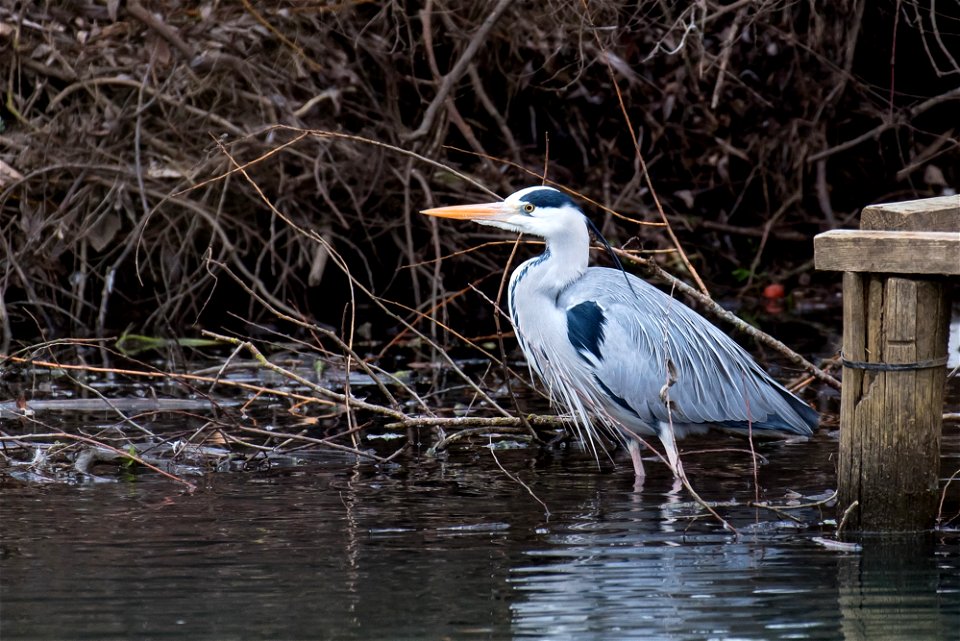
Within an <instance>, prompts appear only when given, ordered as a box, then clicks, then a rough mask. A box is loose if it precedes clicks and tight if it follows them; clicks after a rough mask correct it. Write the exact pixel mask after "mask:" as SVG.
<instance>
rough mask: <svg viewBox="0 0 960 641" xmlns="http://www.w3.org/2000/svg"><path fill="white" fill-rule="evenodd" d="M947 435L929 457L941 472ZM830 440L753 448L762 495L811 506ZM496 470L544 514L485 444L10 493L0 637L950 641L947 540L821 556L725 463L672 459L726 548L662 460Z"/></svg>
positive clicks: (959, 568) (572, 457)
mask: <svg viewBox="0 0 960 641" xmlns="http://www.w3.org/2000/svg"><path fill="white" fill-rule="evenodd" d="M958 440H960V439H958V438H957V437H956V436H949V437H948V438H947V444H946V445H947V446H946V447H945V450H946V453H945V455H949V456H952V457H954V462H953V464H954V465H955V462H956V460H955V457H956V455H957V451H958V450H960V447H958V446H960V443H958ZM697 445H702V446H705V447H706V446H712V445H721V446H723V445H729V443H727V442H726V441H723V442H720V443H716V442H712V441H709V440H708V441H704V442H698V443H697ZM835 448H836V443H835V440H834V439H833V438H832V437H831V436H829V435H820V436H818V437H817V438H815V439H814V440H813V441H811V442H808V443H797V444H774V445H764V446H761V453H762V454H764V455H765V456H766V457H767V458H768V459H769V461H770V462H769V464H768V465H766V466H763V467H761V468H760V470H759V482H760V487H761V488H762V496H763V498H765V499H769V500H772V501H776V500H785V499H787V500H788V499H789V497H794V499H795V500H799V501H801V502H802V501H805V499H803V498H800V497H804V496H812V495H820V494H822V493H823V492H824V489H825V488H830V487H832V481H833V478H832V465H833V464H832V461H831V455H832V453H833V452H834V451H835ZM497 456H498V459H499V461H500V463H501V464H502V465H503V466H504V467H505V468H506V469H508V470H510V471H511V473H513V474H514V475H516V476H517V477H518V478H519V479H520V480H522V481H523V482H524V483H526V484H527V485H528V486H529V488H530V490H531V491H532V492H533V493H535V494H536V496H537V497H538V498H539V499H540V500H542V501H543V502H544V503H545V504H546V505H547V507H548V509H549V516H548V515H546V514H545V512H544V509H543V507H542V506H541V505H540V504H539V503H538V502H537V501H535V500H534V499H533V498H532V497H531V496H530V494H529V493H528V492H527V491H526V490H525V489H524V488H523V487H521V486H520V485H518V484H517V483H516V482H514V481H513V480H511V479H510V478H508V477H507V476H506V475H505V474H504V473H503V472H502V471H501V470H500V469H499V467H498V466H497V465H496V462H495V461H494V460H493V456H492V454H491V453H490V451H489V450H487V449H486V448H482V449H480V450H479V451H478V450H475V449H474V450H470V451H467V450H461V451H458V452H452V453H451V454H450V455H449V456H448V457H447V458H446V459H441V460H438V459H426V458H425V459H422V460H420V461H414V460H408V461H405V462H403V464H402V465H396V466H386V467H382V468H381V467H378V466H375V465H372V464H369V463H363V462H361V463H356V462H354V461H352V460H349V459H347V458H337V457H330V458H329V459H328V460H323V461H317V464H316V465H310V466H306V467H297V468H286V469H277V470H273V471H269V472H251V473H225V474H211V475H207V476H205V477H203V484H202V486H201V488H200V489H199V490H198V491H197V492H194V493H192V494H190V493H185V492H182V491H180V488H178V487H176V486H175V484H172V483H170V482H168V481H165V480H161V479H157V478H155V477H152V476H151V477H143V478H140V479H138V480H136V481H133V482H130V481H124V482H111V483H86V484H81V485H79V486H68V485H61V484H56V485H47V486H39V485H27V484H19V483H13V482H8V483H7V484H6V486H5V487H3V488H2V491H3V494H2V521H0V523H2V525H0V527H2V560H0V570H2V584H0V608H2V609H0V621H2V628H0V635H2V638H3V639H5V640H7V639H58V638H71V639H110V638H114V639H121V638H140V639H153V638H191V639H207V638H209V639H239V638H244V639H258V638H259V639H294V638H318V639H414V638H451V639H469V638H480V639H504V638H529V639H708V638H714V639H733V638H749V639H788V638H789V639H871V640H874V639H903V638H911V639H955V638H956V631H957V629H958V628H957V622H958V620H960V546H958V543H960V537H958V535H957V534H956V533H952V534H947V533H940V534H938V535H936V536H932V535H931V536H923V537H920V538H916V539H913V538H911V539H892V538H883V539H878V540H876V541H872V540H870V539H867V540H865V541H864V542H863V545H864V547H863V550H862V552H861V553H859V554H851V553H845V552H841V551H836V550H831V549H826V548H824V547H822V546H820V545H818V544H817V543H815V542H814V540H813V539H814V537H816V536H820V535H823V534H825V533H828V532H829V531H832V526H825V525H823V521H824V519H829V518H830V517H832V514H830V512H829V510H827V511H826V512H821V510H820V508H805V509H800V510H797V511H795V512H793V515H794V517H795V518H797V519H799V521H800V522H799V523H798V522H795V521H793V520H790V519H789V518H783V517H782V516H781V515H777V514H774V513H771V512H769V511H764V510H757V509H754V508H750V507H748V506H746V505H745V502H747V501H749V500H750V499H751V498H752V497H753V495H754V488H753V485H752V474H751V473H749V465H747V464H745V463H743V462H742V461H740V460H739V459H738V458H737V457H738V456H740V455H731V454H724V453H714V454H703V455H691V456H689V457H688V459H687V460H688V461H689V465H688V468H689V472H690V475H691V478H692V480H693V482H694V484H695V485H696V486H697V487H698V488H699V490H700V492H701V493H702V494H703V495H704V498H705V499H707V500H711V501H724V502H725V503H726V505H725V507H724V515H725V516H727V517H728V518H729V519H730V520H731V522H732V523H733V525H734V526H735V527H737V528H738V530H739V532H740V534H739V536H735V535H734V534H732V533H731V532H727V531H724V530H722V529H721V528H720V527H719V526H718V525H717V523H716V522H714V521H712V520H709V519H703V518H695V517H696V516H697V515H699V514H700V510H699V509H698V508H697V506H695V505H692V504H690V503H689V502H687V499H686V497H685V496H684V495H683V494H675V493H672V492H671V486H672V483H671V479H669V478H668V477H667V476H666V475H665V470H663V469H662V466H656V467H657V469H656V470H651V471H652V472H653V476H652V477H651V478H649V479H648V481H647V483H646V485H645V487H644V488H643V490H642V492H638V491H636V490H635V488H634V486H633V478H632V472H631V471H630V467H629V465H622V464H621V465H618V466H617V467H616V469H611V466H610V465H609V464H605V465H604V469H603V470H600V469H598V466H597V464H596V462H595V461H594V460H592V459H591V458H589V457H587V456H585V455H584V454H582V453H580V452H577V451H557V452H555V453H554V454H553V455H550V456H546V457H540V458H534V457H532V456H531V454H530V452H528V451H523V450H513V451H501V452H498V453H497ZM724 461H726V463H727V464H726V465H721V463H723V462H724ZM738 466H742V467H743V469H745V470H747V471H748V472H747V473H744V472H743V470H742V469H739V467H738ZM650 467H654V466H650ZM731 499H736V500H737V501H738V502H739V503H737V504H732V502H731ZM954 507H955V506H954Z"/></svg>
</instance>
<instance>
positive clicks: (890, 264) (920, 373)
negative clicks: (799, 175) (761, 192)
mask: <svg viewBox="0 0 960 641" xmlns="http://www.w3.org/2000/svg"><path fill="white" fill-rule="evenodd" d="M814 256H815V262H816V267H817V269H824V270H835V271H842V272H844V275H843V352H842V358H843V391H842V393H841V409H840V456H839V461H838V479H837V485H838V510H839V514H847V513H848V512H849V519H848V521H847V523H848V526H849V527H850V528H851V529H859V530H870V531H915V530H925V529H929V528H932V527H933V526H934V519H935V518H936V514H937V507H938V503H939V481H940V473H939V472H940V438H941V432H942V416H943V391H944V382H945V377H946V362H947V327H948V323H949V321H950V291H951V284H952V283H951V282H950V281H951V280H953V281H956V280H957V277H958V276H960V196H947V197H941V198H928V199H924V200H915V201H909V202H900V203H892V204H885V205H872V206H870V207H867V208H865V209H864V210H863V213H862V215H861V220H860V229H858V230H835V231H830V232H826V233H823V234H820V235H818V236H817V237H816V238H815V239H814Z"/></svg>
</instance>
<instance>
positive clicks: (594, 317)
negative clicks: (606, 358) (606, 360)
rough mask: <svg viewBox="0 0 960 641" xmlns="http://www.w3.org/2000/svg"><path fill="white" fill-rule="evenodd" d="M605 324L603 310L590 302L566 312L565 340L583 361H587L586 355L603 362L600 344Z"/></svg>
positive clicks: (575, 306)
mask: <svg viewBox="0 0 960 641" xmlns="http://www.w3.org/2000/svg"><path fill="white" fill-rule="evenodd" d="M606 322H607V319H606V318H605V317H604V315H603V309H601V308H600V306H599V305H597V304H596V303H595V302H594V301H592V300H588V301H584V302H582V303H580V304H579V305H574V306H573V307H571V308H570V309H568V310H567V338H568V339H570V343H571V344H572V345H573V348H574V349H576V350H577V352H578V353H579V354H580V358H582V359H583V360H585V361H586V360H588V359H587V353H590V354H593V355H594V356H596V357H597V360H598V361H602V360H603V353H602V352H601V351H600V344H601V343H603V326H604V324H605V323H606Z"/></svg>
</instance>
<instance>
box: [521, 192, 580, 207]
mask: <svg viewBox="0 0 960 641" xmlns="http://www.w3.org/2000/svg"><path fill="white" fill-rule="evenodd" d="M520 201H521V202H525V203H530V204H531V205H533V206H534V207H563V206H564V205H571V206H574V207H576V203H574V202H573V199H572V198H570V196H568V195H566V194H565V193H563V192H562V191H557V190H556V189H548V188H544V189H536V190H534V191H531V192H530V193H529V194H524V195H523V197H522V198H520Z"/></svg>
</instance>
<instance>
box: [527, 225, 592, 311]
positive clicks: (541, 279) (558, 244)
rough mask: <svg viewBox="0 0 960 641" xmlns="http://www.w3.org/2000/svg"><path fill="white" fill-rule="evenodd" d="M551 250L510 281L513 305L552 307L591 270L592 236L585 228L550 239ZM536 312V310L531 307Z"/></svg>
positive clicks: (579, 227)
mask: <svg viewBox="0 0 960 641" xmlns="http://www.w3.org/2000/svg"><path fill="white" fill-rule="evenodd" d="M546 240H547V250H546V251H545V252H544V253H542V254H541V255H539V256H537V257H535V258H531V259H530V260H528V261H526V262H525V263H523V264H522V265H520V267H518V268H517V269H516V271H515V272H514V273H513V276H512V277H511V279H510V304H511V307H515V305H516V302H517V301H519V300H524V301H529V302H530V304H531V305H534V304H542V303H543V301H542V300H537V302H536V303H533V300H534V299H541V297H544V298H547V299H548V300H549V302H550V303H554V302H555V301H556V298H557V296H558V295H559V294H560V292H562V291H563V290H564V289H565V288H566V287H567V286H568V285H570V284H571V283H573V282H575V281H576V280H578V279H579V278H580V277H581V276H582V275H583V272H584V271H586V269H587V263H588V261H589V258H590V235H589V232H588V231H587V226H586V225H585V224H578V225H572V226H571V228H568V229H565V230H564V232H563V234H560V235H558V236H555V237H552V238H547V239H546ZM531 309H534V310H536V307H531Z"/></svg>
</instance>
